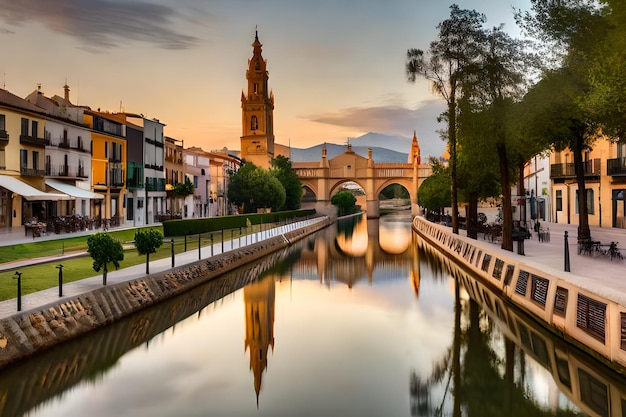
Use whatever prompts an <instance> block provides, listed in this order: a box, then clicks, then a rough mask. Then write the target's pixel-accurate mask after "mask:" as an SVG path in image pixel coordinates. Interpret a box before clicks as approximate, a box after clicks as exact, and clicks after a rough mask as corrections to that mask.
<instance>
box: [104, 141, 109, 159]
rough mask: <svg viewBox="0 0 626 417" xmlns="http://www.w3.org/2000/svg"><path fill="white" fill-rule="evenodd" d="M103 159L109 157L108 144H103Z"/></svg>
mask: <svg viewBox="0 0 626 417" xmlns="http://www.w3.org/2000/svg"><path fill="white" fill-rule="evenodd" d="M104 157H105V158H108V157H109V142H104Z"/></svg>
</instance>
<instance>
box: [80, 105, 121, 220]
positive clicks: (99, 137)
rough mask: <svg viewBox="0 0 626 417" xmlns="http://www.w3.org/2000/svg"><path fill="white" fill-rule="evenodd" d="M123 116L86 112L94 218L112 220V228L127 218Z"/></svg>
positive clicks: (119, 114)
mask: <svg viewBox="0 0 626 417" xmlns="http://www.w3.org/2000/svg"><path fill="white" fill-rule="evenodd" d="M125 120H126V118H125V115H124V114H123V113H105V112H98V111H92V110H85V113H84V121H85V124H86V125H87V126H89V127H90V128H91V170H92V173H91V181H92V185H93V190H94V192H95V193H99V194H102V195H104V201H103V202H101V201H100V200H98V201H95V202H94V204H95V207H94V211H93V213H94V216H95V217H96V218H98V219H111V222H112V224H113V225H115V224H116V223H117V224H119V221H120V219H124V215H125V209H124V204H123V201H124V193H125V192H126V175H125V169H124V167H125V166H126V126H125Z"/></svg>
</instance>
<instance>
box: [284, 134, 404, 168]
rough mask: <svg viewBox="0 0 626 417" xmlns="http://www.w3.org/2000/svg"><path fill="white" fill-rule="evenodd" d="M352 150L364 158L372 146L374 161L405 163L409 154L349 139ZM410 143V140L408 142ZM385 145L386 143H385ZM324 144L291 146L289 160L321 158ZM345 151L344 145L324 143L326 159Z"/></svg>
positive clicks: (303, 160) (309, 160) (298, 160)
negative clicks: (361, 143)
mask: <svg viewBox="0 0 626 417" xmlns="http://www.w3.org/2000/svg"><path fill="white" fill-rule="evenodd" d="M361 137H363V136H361ZM350 142H351V143H352V150H353V151H354V152H355V153H356V154H357V155H360V156H362V157H364V158H367V149H368V148H372V158H373V159H374V161H375V162H400V163H406V162H407V160H408V159H409V154H408V152H407V153H402V152H397V151H395V150H391V149H387V148H381V147H376V146H365V145H364V146H360V142H359V146H355V142H356V140H351V141H350ZM409 143H410V142H409ZM385 145H386V144H385ZM323 146H324V145H316V146H312V147H310V148H306V149H300V148H291V157H290V158H289V159H291V161H293V162H311V161H319V160H320V159H322V147H323ZM345 151H346V145H336V144H334V143H327V144H326V155H327V158H328V159H332V158H334V157H336V156H337V155H340V154H342V153H344V152H345Z"/></svg>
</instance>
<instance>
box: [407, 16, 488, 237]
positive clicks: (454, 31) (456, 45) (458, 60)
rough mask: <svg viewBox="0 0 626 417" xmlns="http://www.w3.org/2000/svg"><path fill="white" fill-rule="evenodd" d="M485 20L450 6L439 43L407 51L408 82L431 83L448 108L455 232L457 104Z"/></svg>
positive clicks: (445, 116) (454, 226)
mask: <svg viewBox="0 0 626 417" xmlns="http://www.w3.org/2000/svg"><path fill="white" fill-rule="evenodd" d="M484 22H485V16H484V15H482V14H480V13H478V12H477V11H475V10H462V9H460V8H459V6H457V5H456V4H453V5H452V6H450V18H449V19H446V20H444V21H442V22H441V23H439V24H438V25H437V29H438V30H439V34H438V39H437V40H435V41H433V42H431V44H430V48H429V50H428V53H426V54H425V53H424V51H422V50H420V49H409V50H408V51H407V62H406V72H407V76H408V80H409V81H410V82H415V80H416V78H417V77H418V76H419V77H421V78H425V79H427V80H429V81H431V83H432V86H433V90H434V91H435V92H437V94H439V95H440V96H441V97H442V98H443V99H444V100H445V101H446V104H447V111H446V112H445V113H444V114H443V115H442V116H441V117H440V120H446V121H447V122H448V128H447V134H446V136H447V139H448V148H449V152H450V175H451V200H452V203H451V205H452V231H453V233H458V232H459V222H458V196H457V172H456V170H457V120H456V117H457V110H458V109H457V103H458V100H459V98H461V97H462V96H463V94H464V83H465V81H466V69H467V68H468V67H469V66H470V65H471V64H472V63H473V62H474V60H475V59H476V57H477V56H478V55H479V54H478V52H479V49H480V47H479V45H480V43H481V42H482V37H483V32H482V30H481V26H482V24H483V23H484Z"/></svg>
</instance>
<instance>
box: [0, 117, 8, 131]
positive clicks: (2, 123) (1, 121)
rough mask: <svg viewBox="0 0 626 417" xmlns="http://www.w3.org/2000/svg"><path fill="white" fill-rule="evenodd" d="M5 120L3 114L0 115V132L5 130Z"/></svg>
mask: <svg viewBox="0 0 626 417" xmlns="http://www.w3.org/2000/svg"><path fill="white" fill-rule="evenodd" d="M5 118H6V116H5V115H4V114H0V130H7V126H6V120H5Z"/></svg>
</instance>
